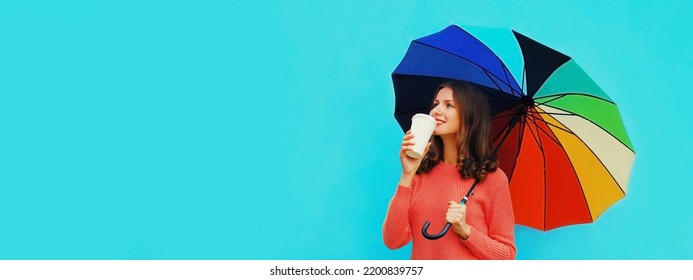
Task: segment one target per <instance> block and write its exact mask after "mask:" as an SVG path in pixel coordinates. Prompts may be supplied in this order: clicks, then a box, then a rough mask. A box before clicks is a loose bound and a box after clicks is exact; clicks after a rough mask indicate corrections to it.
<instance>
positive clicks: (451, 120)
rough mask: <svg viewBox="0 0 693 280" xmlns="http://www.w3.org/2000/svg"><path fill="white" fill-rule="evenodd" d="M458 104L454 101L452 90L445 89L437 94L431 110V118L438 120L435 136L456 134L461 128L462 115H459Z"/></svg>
mask: <svg viewBox="0 0 693 280" xmlns="http://www.w3.org/2000/svg"><path fill="white" fill-rule="evenodd" d="M457 106H458V105H457V104H455V101H454V100H453V99H452V89H451V88H449V87H444V88H442V89H440V91H438V94H436V99H435V101H433V109H431V113H430V115H431V117H433V118H435V119H436V128H435V130H433V134H434V135H448V134H456V133H457V130H458V129H459V127H460V115H459V113H457Z"/></svg>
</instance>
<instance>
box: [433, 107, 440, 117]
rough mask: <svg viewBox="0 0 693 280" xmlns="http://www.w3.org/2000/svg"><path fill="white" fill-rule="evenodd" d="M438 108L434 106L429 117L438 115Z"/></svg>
mask: <svg viewBox="0 0 693 280" xmlns="http://www.w3.org/2000/svg"><path fill="white" fill-rule="evenodd" d="M438 107H440V106H435V107H433V109H431V116H436V115H440V111H438Z"/></svg>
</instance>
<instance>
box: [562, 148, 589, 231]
mask: <svg viewBox="0 0 693 280" xmlns="http://www.w3.org/2000/svg"><path fill="white" fill-rule="evenodd" d="M561 151H563V154H564V155H565V157H566V158H567V159H568V163H569V164H570V170H572V171H573V174H574V175H575V179H577V181H578V184H579V185H580V193H581V194H582V200H584V201H585V206H586V207H587V212H588V214H589V215H590V221H591V222H594V219H592V209H591V208H590V204H589V202H588V201H587V195H585V189H584V188H582V182H581V181H580V176H578V174H577V171H576V170H575V165H573V161H572V160H570V155H568V151H566V150H565V149H561Z"/></svg>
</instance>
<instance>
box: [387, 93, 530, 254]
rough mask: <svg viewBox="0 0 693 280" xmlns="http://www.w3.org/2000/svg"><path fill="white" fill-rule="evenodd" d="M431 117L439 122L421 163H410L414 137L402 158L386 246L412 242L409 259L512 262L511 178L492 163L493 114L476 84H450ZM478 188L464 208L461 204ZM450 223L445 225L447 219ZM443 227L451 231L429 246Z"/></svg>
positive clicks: (406, 142)
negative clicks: (430, 237)
mask: <svg viewBox="0 0 693 280" xmlns="http://www.w3.org/2000/svg"><path fill="white" fill-rule="evenodd" d="M430 115H431V116H432V117H433V118H435V119H436V128H435V130H434V132H433V136H432V137H431V138H432V140H431V143H429V144H428V146H427V147H426V152H425V156H424V157H423V158H422V159H413V158H410V157H408V156H407V155H406V154H405V152H406V151H408V150H411V149H412V148H413V146H414V143H415V142H416V139H415V137H414V135H412V134H411V132H410V131H407V134H406V135H405V136H404V140H403V141H402V148H401V150H400V153H399V157H400V161H401V163H402V176H401V179H400V181H399V185H398V186H397V190H396V192H395V196H394V197H393V198H392V200H391V201H390V205H389V206H388V211H387V216H386V217H385V223H384V225H383V239H384V241H385V245H386V246H387V247H388V248H390V249H397V248H400V247H402V246H404V245H406V244H407V243H409V241H410V240H413V244H412V255H411V258H412V259H514V258H515V253H516V248H515V244H514V242H515V241H514V239H515V238H514V224H515V221H514V217H513V209H512V203H511V199H510V191H509V189H508V178H507V177H506V175H505V173H503V171H502V170H500V169H499V168H498V167H497V166H498V165H497V163H496V162H495V159H494V158H491V156H492V153H493V143H492V139H491V135H490V129H491V119H490V109H489V105H488V103H487V102H486V100H485V98H484V96H483V95H482V93H481V91H480V90H479V89H478V88H476V87H474V86H472V85H471V84H467V83H463V82H448V83H445V84H443V85H441V86H440V87H439V88H438V91H437V93H436V97H435V100H434V102H433V107H432V109H431V112H430ZM475 179H479V180H480V182H479V183H478V184H477V185H476V188H475V189H474V191H473V193H472V195H471V197H470V198H469V200H468V201H467V203H466V205H462V204H460V203H459V201H460V200H461V199H462V197H464V196H465V194H467V192H468V191H469V189H470V188H471V186H472V184H473V183H474V181H475ZM443 218H445V219H443ZM426 221H430V222H431V225H430V227H429V229H428V232H429V233H432V234H435V233H438V232H440V231H441V230H442V229H443V227H444V226H445V224H446V222H449V223H451V224H452V227H451V229H450V232H448V233H447V234H446V235H445V236H443V237H442V238H440V239H437V240H428V239H426V238H425V237H424V236H423V235H422V233H421V228H422V226H423V224H424V223H425V222H426Z"/></svg>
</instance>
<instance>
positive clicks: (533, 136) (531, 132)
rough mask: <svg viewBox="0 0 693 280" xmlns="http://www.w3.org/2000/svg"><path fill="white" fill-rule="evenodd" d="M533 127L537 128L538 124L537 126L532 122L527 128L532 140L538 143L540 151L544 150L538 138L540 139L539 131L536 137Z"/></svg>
mask: <svg viewBox="0 0 693 280" xmlns="http://www.w3.org/2000/svg"><path fill="white" fill-rule="evenodd" d="M528 120H529V119H528ZM530 124H531V125H530ZM532 126H537V124H536V123H535V122H532V121H530V122H529V123H528V125H527V128H528V129H529V133H530V134H532V138H534V142H535V143H537V145H539V149H540V150H542V149H543V147H542V146H541V142H540V141H539V139H538V138H539V131H537V132H536V134H537V135H536V136H535V135H534V132H535V131H534V130H532Z"/></svg>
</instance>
